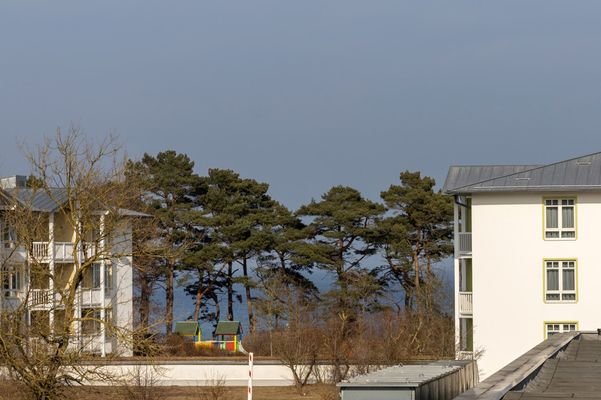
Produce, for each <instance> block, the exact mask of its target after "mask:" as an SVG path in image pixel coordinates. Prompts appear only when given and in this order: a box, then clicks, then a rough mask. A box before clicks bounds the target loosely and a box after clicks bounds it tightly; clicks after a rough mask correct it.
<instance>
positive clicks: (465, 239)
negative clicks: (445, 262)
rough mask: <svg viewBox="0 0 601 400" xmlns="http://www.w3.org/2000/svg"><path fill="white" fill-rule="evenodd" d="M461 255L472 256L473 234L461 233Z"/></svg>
mask: <svg viewBox="0 0 601 400" xmlns="http://www.w3.org/2000/svg"><path fill="white" fill-rule="evenodd" d="M458 239H459V254H460V255H466V254H472V233H471V232H459V237H458Z"/></svg>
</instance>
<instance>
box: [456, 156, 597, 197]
mask: <svg viewBox="0 0 601 400" xmlns="http://www.w3.org/2000/svg"><path fill="white" fill-rule="evenodd" d="M596 155H601V152H599V151H598V152H595V153H590V154H586V155H583V156H578V157H572V158H569V159H567V160H562V161H557V162H554V163H550V164H545V165H540V166H537V167H534V168H531V169H527V170H524V171H519V172H514V173H511V174H508V175H503V176H497V177H494V178H490V179H485V180H483V181H481V182H475V183H471V184H469V185H465V186H461V187H457V188H454V189H451V190H449V191H448V192H447V193H448V194H460V193H472V192H476V191H487V192H492V191H515V190H516V189H519V190H520V191H524V190H528V189H527V188H535V186H488V188H489V189H487V190H478V189H477V188H475V186H478V185H482V184H485V183H486V182H492V181H494V180H497V179H502V178H510V177H512V176H516V175H520V174H524V173H527V172H532V171H536V170H540V169H543V168H548V167H552V166H555V165H558V164H563V163H569V162H570V161H575V160H578V159H582V158H588V157H593V156H596ZM558 186H561V185H544V186H539V187H537V189H536V190H541V188H549V189H548V190H553V188H555V187H558ZM582 186H583V187H584V186H586V187H589V190H591V189H590V188H591V187H592V186H596V185H582ZM573 187H574V188H577V186H576V185H573ZM598 187H599V186H596V187H595V189H596V188H598ZM481 188H482V186H481ZM468 189H469V190H468Z"/></svg>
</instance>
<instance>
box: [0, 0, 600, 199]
mask: <svg viewBox="0 0 601 400" xmlns="http://www.w3.org/2000/svg"><path fill="white" fill-rule="evenodd" d="M599 15H601V3H600V2H598V1H578V2H566V1H549V0H545V1H503V2H474V1H453V2H449V1H439V2H430V1H419V2H408V1H399V0H394V1H387V0H378V1H369V2H368V1H354V0H332V1H328V0H319V1H312V0H303V1H282V0H273V1H262V0H256V1H248V0H243V1H242V0H228V1H201V0H193V1H187V0H178V1H169V2H167V1H153V0H150V1H149V0H145V1H128V0H119V1H116V0H115V1H113V0H104V1H86V2H82V1H61V0H58V1H27V0H4V1H2V3H1V4H0V38H2V39H0V137H1V138H2V145H1V149H2V152H1V153H0V175H14V174H16V173H25V174H26V173H28V172H29V167H28V164H27V162H26V161H25V159H24V157H23V155H22V151H21V150H20V149H21V144H22V143H27V144H29V145H32V144H36V143H40V142H41V141H42V138H43V137H44V136H52V135H53V134H54V132H55V130H56V129H57V128H61V129H63V130H65V129H68V127H69V126H70V125H76V126H78V127H80V128H81V129H82V130H83V131H84V132H85V133H86V135H88V136H90V137H96V136H97V137H103V136H106V135H107V134H109V133H113V134H116V135H118V136H119V138H120V141H121V142H122V143H123V145H124V148H125V149H126V151H127V154H128V155H129V156H130V157H132V158H138V157H141V156H142V155H143V154H144V153H149V154H153V155H155V154H157V153H158V152H160V151H163V150H168V149H173V150H176V151H178V152H182V153H186V154H188V155H189V156H190V157H191V158H192V159H193V160H194V161H195V163H196V171H197V172H198V173H200V174H204V173H206V171H207V170H208V168H230V169H233V170H235V171H237V172H239V173H240V174H241V175H242V176H244V177H249V178H254V179H257V180H260V181H263V182H268V183H269V184H270V186H271V194H272V196H273V197H275V198H276V199H278V200H280V201H281V202H283V203H284V204H286V205H288V206H289V207H291V208H296V207H298V206H300V205H301V204H304V203H306V202H308V201H310V200H311V199H312V198H315V199H317V198H319V196H321V195H322V194H323V193H325V192H326V191H327V190H328V189H329V188H330V187H332V186H333V185H348V186H353V187H355V188H357V189H359V190H360V191H361V192H363V193H364V195H365V196H367V197H369V198H372V199H378V196H379V192H380V191H382V190H385V189H387V188H388V186H389V185H391V184H396V183H398V182H399V181H398V176H399V172H400V171H403V170H407V169H408V170H420V171H422V172H423V173H424V174H426V175H429V176H432V177H434V178H436V180H437V182H438V184H439V185H440V186H441V185H442V183H443V181H444V177H445V176H446V172H447V169H448V166H449V165H451V164H510V163H527V164H532V163H548V162H554V161H559V160H562V159H566V158H570V157H573V156H577V155H583V154H587V153H590V152H595V151H599V150H601V145H600V143H599V142H600V137H599V132H600V128H601V112H600V111H601V90H600V89H601V79H599V78H600V77H601V76H600V75H601V24H600V23H599V19H598V16H599Z"/></svg>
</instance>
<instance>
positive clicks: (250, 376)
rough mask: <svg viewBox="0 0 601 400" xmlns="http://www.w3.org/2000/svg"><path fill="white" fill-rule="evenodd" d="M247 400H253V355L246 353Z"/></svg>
mask: <svg viewBox="0 0 601 400" xmlns="http://www.w3.org/2000/svg"><path fill="white" fill-rule="evenodd" d="M248 400H253V353H248Z"/></svg>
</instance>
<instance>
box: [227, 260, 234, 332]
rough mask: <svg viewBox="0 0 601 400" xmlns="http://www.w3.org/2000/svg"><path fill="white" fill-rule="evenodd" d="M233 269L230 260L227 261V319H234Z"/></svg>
mask: <svg viewBox="0 0 601 400" xmlns="http://www.w3.org/2000/svg"><path fill="white" fill-rule="evenodd" d="M233 275H234V270H233V266H232V261H228V263H227V320H228V321H233V320H234V282H233V279H234V276H233Z"/></svg>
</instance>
